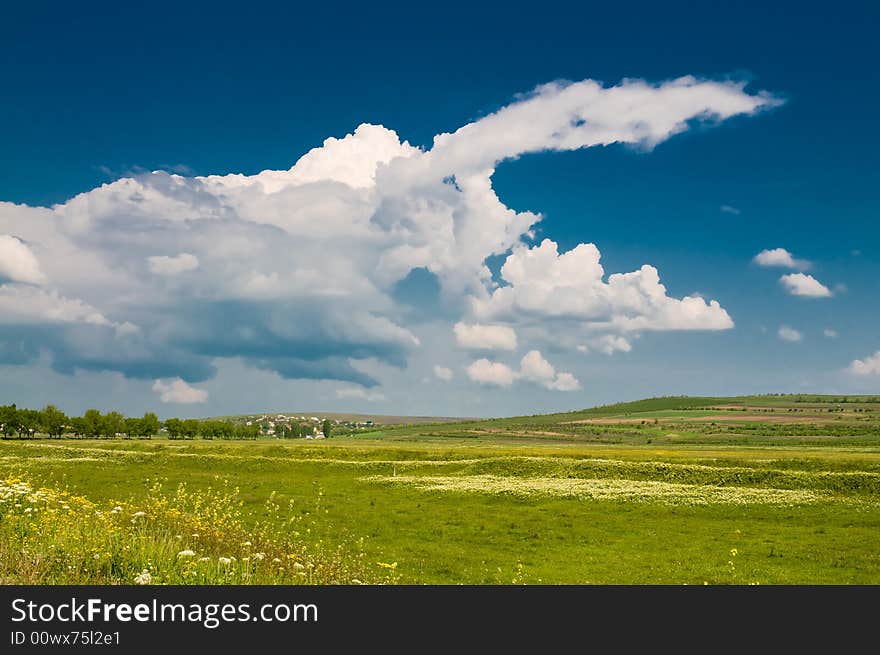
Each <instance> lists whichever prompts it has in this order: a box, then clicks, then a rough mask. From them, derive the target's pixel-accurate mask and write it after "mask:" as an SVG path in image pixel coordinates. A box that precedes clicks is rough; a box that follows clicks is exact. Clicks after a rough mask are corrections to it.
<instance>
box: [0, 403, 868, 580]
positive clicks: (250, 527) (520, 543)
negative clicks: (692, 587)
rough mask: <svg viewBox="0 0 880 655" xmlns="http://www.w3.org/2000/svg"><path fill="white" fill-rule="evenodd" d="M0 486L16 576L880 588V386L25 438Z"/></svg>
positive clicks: (7, 462) (11, 448)
mask: <svg viewBox="0 0 880 655" xmlns="http://www.w3.org/2000/svg"><path fill="white" fill-rule="evenodd" d="M0 478H4V479H6V481H7V482H6V483H5V485H6V486H5V487H4V489H5V490H6V491H3V493H0V535H2V537H3V540H2V542H0V576H2V578H3V581H4V582H37V583H61V582H82V581H99V582H121V583H129V584H130V583H131V582H132V581H133V580H134V578H135V577H136V576H138V575H142V574H144V573H146V574H148V575H147V577H146V578H143V577H142V578H141V579H140V581H144V580H147V581H150V582H154V583H156V582H168V583H172V584H184V583H188V582H208V583H215V582H216V583H222V582H236V583H251V582H264V583H272V582H285V583H290V582H294V583H295V582H307V583H308V582H311V583H337V582H341V583H358V582H367V583H373V582H392V583H394V582H402V583H419V584H421V583H444V584H446V583H453V584H454V583H465V584H479V583H552V584H556V583H577V584H581V583H627V584H628V583H648V584H653V583H673V584H684V583H686V584H703V583H710V584H731V583H733V584H749V583H759V584H790V583H818V584H825V583H835V584H850V583H868V584H877V583H880V398H878V397H853V396H850V397H822V396H757V397H741V398H658V399H651V400H646V401H640V402H635V403H626V404H621V405H614V406H608V407H600V408H595V409H591V410H585V411H580V412H571V413H566V414H555V415H545V416H532V417H518V418H510V419H492V420H485V421H468V422H458V423H436V424H419V425H400V426H397V425H394V426H383V427H381V428H380V429H377V430H376V431H374V432H370V433H366V434H361V435H358V436H351V437H334V438H331V439H328V440H325V441H321V442H315V441H304V440H289V441H283V440H258V441H256V442H253V441H248V442H233V441H230V442H217V441H199V440H195V441H167V440H164V439H153V440H150V441H139V440H116V441H113V440H100V441H89V440H66V439H51V440H49V439H32V440H21V441H19V440H15V439H12V440H6V441H2V442H0ZM25 484H27V485H29V486H28V487H24V486H23V485H25ZM180 484H185V485H186V487H185V489H184V490H178V485H180ZM15 485H18V487H15ZM236 487H237V489H238V491H237V493H236V492H235V491H234V489H235V488H236ZM38 488H43V489H44V490H43V491H42V492H40V493H42V494H43V497H40V496H38V497H36V498H35V499H33V496H34V494H36V493H37V492H36V490H37V489H38ZM14 489H18V491H14ZM0 491H2V489H0ZM70 499H74V500H70ZM71 503H73V504H74V505H76V503H79V504H78V505H76V506H75V507H74V506H72V505H71ZM16 504H17V505H18V506H17V507H16ZM65 504H66V505H68V507H69V509H67V510H63V509H62V508H63V505H65ZM31 505H33V506H34V511H32V512H28V513H25V510H26V509H27V508H28V507H30V506H31ZM38 505H39V507H38ZM116 507H119V508H120V509H119V510H118V511H117V512H116V513H115V514H113V513H112V512H113V510H114V508H116ZM212 508H213V509H212ZM218 508H219V509H218ZM40 512H42V516H43V517H44V518H43V522H42V523H39V520H40V519H38V518H34V517H35V516H37V515H38V514H40ZM65 512H66V513H65ZM76 512H79V514H76ZM138 512H142V514H141V515H140V516H135V514H137V513H138ZM212 512H213V514H212ZM75 514H76V515H75ZM68 515H69V516H70V517H71V518H68V519H65V518H64V517H65V516H68ZM74 515H75V516H74ZM95 516H97V517H99V519H100V521H99V522H98V523H95V521H96V520H98V519H95V518H94V517H95ZM117 518H118V520H117ZM65 521H66V522H65ZM197 523H198V524H199V525H200V526H201V527H198V528H196V527H193V526H194V525H196V524H197ZM94 544H97V545H96V546H94V547H93V546H92V545H94ZM59 550H63V551H64V553H63V556H60V555H58V552H57V551H59ZM50 551H51V552H50ZM84 551H88V552H84ZM52 553H54V554H52ZM181 553H183V555H181ZM189 553H192V555H190V554H189ZM258 555H259V556H258ZM276 560H277V561H276ZM64 562H69V563H68V564H66V567H65V565H63V564H64ZM221 562H222V563H221ZM295 565H296V566H295Z"/></svg>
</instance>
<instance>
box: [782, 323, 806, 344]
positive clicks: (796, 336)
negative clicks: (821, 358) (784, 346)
mask: <svg viewBox="0 0 880 655" xmlns="http://www.w3.org/2000/svg"><path fill="white" fill-rule="evenodd" d="M776 334H777V335H778V336H779V338H780V339H782V340H783V341H790V342H792V343H794V342H797V341H800V340H802V339H803V338H804V335H802V334H801V333H800V332H798V331H797V330H795V329H794V328H792V327H789V326H787V325H781V326H780V327H779V330H778V331H777V332H776Z"/></svg>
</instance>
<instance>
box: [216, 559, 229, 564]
mask: <svg viewBox="0 0 880 655" xmlns="http://www.w3.org/2000/svg"><path fill="white" fill-rule="evenodd" d="M217 561H218V562H220V563H221V564H232V560H231V559H229V558H228V557H218V558H217Z"/></svg>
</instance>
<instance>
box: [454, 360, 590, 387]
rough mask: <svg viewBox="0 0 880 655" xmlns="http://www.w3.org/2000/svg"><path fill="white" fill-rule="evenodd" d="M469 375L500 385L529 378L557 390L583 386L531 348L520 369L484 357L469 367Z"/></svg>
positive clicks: (484, 382)
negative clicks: (558, 370)
mask: <svg viewBox="0 0 880 655" xmlns="http://www.w3.org/2000/svg"><path fill="white" fill-rule="evenodd" d="M467 375H468V377H469V378H470V379H471V380H473V381H474V382H479V383H480V384H486V385H493V386H499V387H509V386H510V385H512V384H513V383H514V382H515V381H517V380H528V381H530V382H535V383H537V384H540V385H541V386H542V387H544V388H546V389H552V390H556V391H577V390H578V389H580V388H581V385H580V382H578V380H577V378H575V377H574V376H573V375H572V374H571V373H566V372H557V370H556V368H555V367H554V366H553V365H552V364H551V363H550V362H548V361H547V360H546V359H544V357H543V355H541V353H540V352H539V351H537V350H530V351H529V352H528V353H526V354H525V355H524V356H523V358H522V359H521V360H520V363H519V370H514V369H512V368H511V367H509V366H507V365H506V364H502V363H500V362H492V361H490V360H488V359H485V358H483V359H478V360H476V361H475V362H473V363H472V364H471V365H470V366H468V367H467Z"/></svg>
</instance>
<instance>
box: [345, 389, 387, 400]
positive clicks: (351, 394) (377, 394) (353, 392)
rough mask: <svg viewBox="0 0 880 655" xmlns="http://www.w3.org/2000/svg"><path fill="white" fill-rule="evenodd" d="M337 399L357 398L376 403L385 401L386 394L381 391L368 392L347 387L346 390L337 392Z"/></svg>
mask: <svg viewBox="0 0 880 655" xmlns="http://www.w3.org/2000/svg"><path fill="white" fill-rule="evenodd" d="M336 397H337V398H356V399H358V400H366V401H367V402H371V403H375V402H381V401H383V400H385V394H383V393H382V392H381V391H368V390H367V389H363V388H361V387H345V388H344V389H337V390H336Z"/></svg>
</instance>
